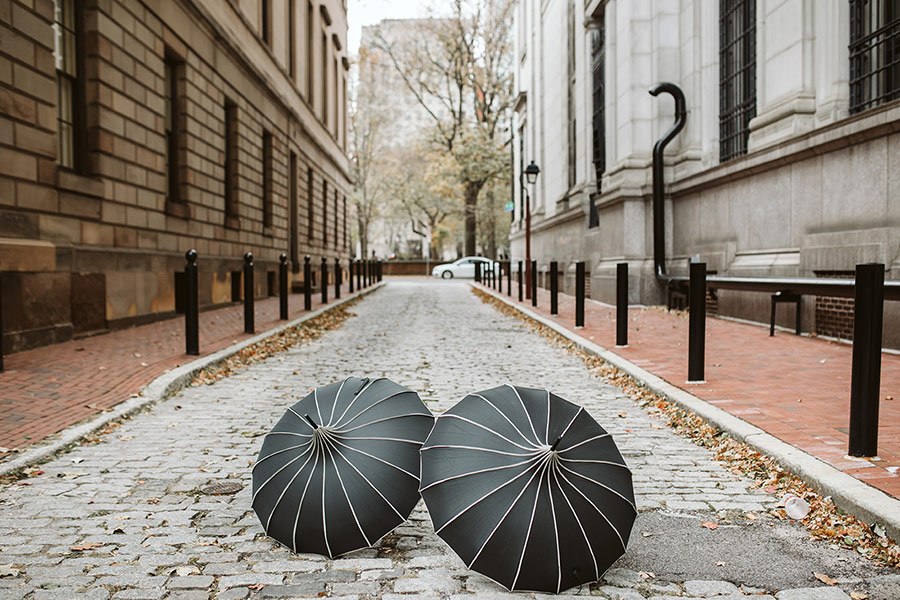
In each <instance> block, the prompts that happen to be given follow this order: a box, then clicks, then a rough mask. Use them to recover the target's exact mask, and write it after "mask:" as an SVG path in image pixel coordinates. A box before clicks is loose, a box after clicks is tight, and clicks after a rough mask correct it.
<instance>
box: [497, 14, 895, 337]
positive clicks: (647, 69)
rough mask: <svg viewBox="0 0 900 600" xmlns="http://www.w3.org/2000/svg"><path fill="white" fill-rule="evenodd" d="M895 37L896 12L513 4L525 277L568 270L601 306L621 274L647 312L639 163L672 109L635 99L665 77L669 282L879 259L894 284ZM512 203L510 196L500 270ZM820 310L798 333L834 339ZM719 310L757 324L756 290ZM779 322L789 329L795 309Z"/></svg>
mask: <svg viewBox="0 0 900 600" xmlns="http://www.w3.org/2000/svg"><path fill="white" fill-rule="evenodd" d="M898 23H900V2H896V1H895V0H816V1H815V2H811V1H809V0H520V1H519V2H518V5H517V22H516V29H515V31H514V32H513V35H515V37H516V39H517V50H516V52H517V54H516V62H517V65H518V66H517V82H516V84H517V91H518V100H517V104H516V134H517V137H516V140H515V145H516V148H515V151H516V158H515V162H516V168H517V174H518V172H521V170H522V169H523V168H524V167H525V166H527V165H528V163H529V162H530V161H531V160H534V161H535V162H536V163H537V164H538V165H539V166H540V168H541V175H540V177H539V179H538V182H537V184H536V186H534V188H533V189H530V190H527V191H529V192H530V202H531V209H532V214H533V217H532V219H533V220H532V232H533V235H532V244H533V250H532V254H533V257H534V258H536V259H537V260H538V262H539V263H540V267H539V268H540V269H543V270H546V267H547V262H548V261H549V260H551V259H555V260H558V261H560V262H561V265H562V266H563V267H564V268H565V269H567V271H574V262H575V261H576V260H585V261H587V264H588V270H589V271H590V277H591V281H590V285H591V290H592V295H593V297H595V298H599V299H602V300H606V301H614V297H615V296H614V293H615V292H614V290H615V281H614V273H615V264H616V263H618V262H621V261H627V262H628V263H629V265H630V271H631V273H632V287H631V290H630V299H631V301H632V302H642V303H658V302H661V301H662V300H663V298H662V291H663V290H662V288H661V287H660V286H659V284H657V282H656V281H655V278H654V270H653V219H652V212H651V196H652V194H651V182H652V179H651V159H652V149H653V145H654V143H655V142H656V140H657V139H658V138H660V137H661V136H662V134H663V133H664V132H665V131H666V129H668V128H669V126H670V125H671V124H672V122H673V114H674V107H673V102H672V100H671V98H670V97H668V96H666V95H661V96H660V97H658V98H654V97H653V96H651V95H650V94H649V93H648V89H649V88H650V87H651V86H652V85H653V84H655V83H657V82H659V81H669V82H672V83H674V84H676V85H678V86H679V87H680V88H681V89H682V90H683V91H684V94H685V96H686V99H687V124H686V127H685V128H684V130H683V131H682V132H681V133H680V134H679V135H678V137H677V138H675V140H674V141H673V142H672V143H671V144H670V145H669V146H668V149H667V152H666V163H665V164H666V166H665V179H666V206H665V223H666V230H665V237H666V244H665V246H666V256H667V262H668V268H669V271H670V272H672V273H681V274H684V273H686V270H687V269H686V267H687V265H686V261H687V259H688V258H689V257H691V256H695V255H699V256H700V257H701V258H702V259H703V260H704V261H705V262H706V263H707V265H708V268H709V269H710V270H714V271H716V272H718V273H719V274H723V275H754V276H803V277H825V276H828V277H844V276H852V274H853V270H854V266H855V265H856V264H857V263H860V262H867V261H878V262H882V263H884V264H885V265H886V268H887V272H886V277H887V278H889V279H898V278H900V274H898V271H900V256H898V250H900V133H898V131H900V103H898V102H897V101H896V99H897V98H900V60H898V59H897V57H898V56H900V24H898ZM525 200H526V198H525V194H524V193H523V190H522V189H521V188H518V186H517V195H516V198H515V204H516V212H515V215H514V218H515V222H514V225H513V233H512V235H511V242H512V248H513V255H514V256H515V257H521V256H523V255H524V237H525V236H524V218H523V217H524V209H525V204H524V202H525ZM567 279H568V281H569V283H571V278H567ZM833 300H834V299H827V298H812V297H810V298H804V299H803V309H802V310H803V316H804V323H805V327H804V328H805V329H807V330H809V331H813V332H816V333H818V334H820V335H832V336H837V337H847V336H848V334H851V333H852V330H851V329H850V328H849V324H850V319H851V316H850V315H851V314H852V312H851V311H850V310H849V307H848V306H847V302H846V301H838V302H835V301H833ZM717 302H718V306H717V310H718V312H719V314H722V315H730V316H735V317H743V318H748V319H752V320H756V321H766V320H767V319H768V310H769V298H768V296H767V295H765V294H758V293H756V294H750V293H738V292H727V291H720V292H719V293H718V297H717ZM896 304H897V303H891V302H888V303H887V304H886V307H885V308H886V313H885V319H886V320H885V342H886V344H889V345H892V346H897V345H898V344H900V307H897V306H895V305H896ZM779 312H780V317H779V321H780V322H781V323H783V324H785V325H789V324H792V323H793V318H794V315H793V308H790V307H781V308H779Z"/></svg>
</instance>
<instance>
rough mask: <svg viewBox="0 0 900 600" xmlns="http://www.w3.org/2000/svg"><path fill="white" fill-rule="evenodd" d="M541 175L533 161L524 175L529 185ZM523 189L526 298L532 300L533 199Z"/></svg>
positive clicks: (535, 181)
mask: <svg viewBox="0 0 900 600" xmlns="http://www.w3.org/2000/svg"><path fill="white" fill-rule="evenodd" d="M540 174H541V169H540V167H538V166H537V165H536V164H535V163H534V161H531V164H530V165H528V166H527V167H525V173H524V175H525V181H526V182H528V185H534V184H535V183H537V178H538V175H540ZM520 180H521V176H520ZM522 189H523V191H525V265H526V266H525V294H526V296H525V297H526V298H530V297H531V278H532V277H534V273H532V272H531V198H530V197H529V196H528V191H527V189H526V188H525V186H524V185H523V186H522Z"/></svg>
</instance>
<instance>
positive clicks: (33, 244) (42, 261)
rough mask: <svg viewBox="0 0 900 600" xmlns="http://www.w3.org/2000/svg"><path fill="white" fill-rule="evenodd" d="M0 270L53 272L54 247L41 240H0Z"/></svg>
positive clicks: (54, 264) (54, 266) (54, 265)
mask: <svg viewBox="0 0 900 600" xmlns="http://www.w3.org/2000/svg"><path fill="white" fill-rule="evenodd" d="M0 222H2V221H0ZM0 269H2V270H3V271H4V272H6V271H20V272H42V271H54V270H56V246H55V245H53V244H52V243H50V242H47V241H41V240H25V239H18V238H0Z"/></svg>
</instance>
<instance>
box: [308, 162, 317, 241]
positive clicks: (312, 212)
mask: <svg viewBox="0 0 900 600" xmlns="http://www.w3.org/2000/svg"><path fill="white" fill-rule="evenodd" d="M315 182H316V181H315V175H314V174H313V170H312V168H310V169H309V170H308V171H307V172H306V237H308V238H309V240H310V241H312V240H313V239H315V237H316V236H315V233H316V231H315V228H314V227H313V221H314V220H315V216H316V213H315V209H314V208H313V186H314V185H315Z"/></svg>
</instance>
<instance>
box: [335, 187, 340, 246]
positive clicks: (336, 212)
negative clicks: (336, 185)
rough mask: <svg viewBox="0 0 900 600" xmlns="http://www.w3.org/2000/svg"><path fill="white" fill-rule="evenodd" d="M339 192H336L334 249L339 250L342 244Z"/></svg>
mask: <svg viewBox="0 0 900 600" xmlns="http://www.w3.org/2000/svg"><path fill="white" fill-rule="evenodd" d="M338 215H340V213H339V212H338V191H337V189H335V190H334V247H335V248H337V247H338V246H339V245H340V243H341V236H340V232H339V231H338Z"/></svg>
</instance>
